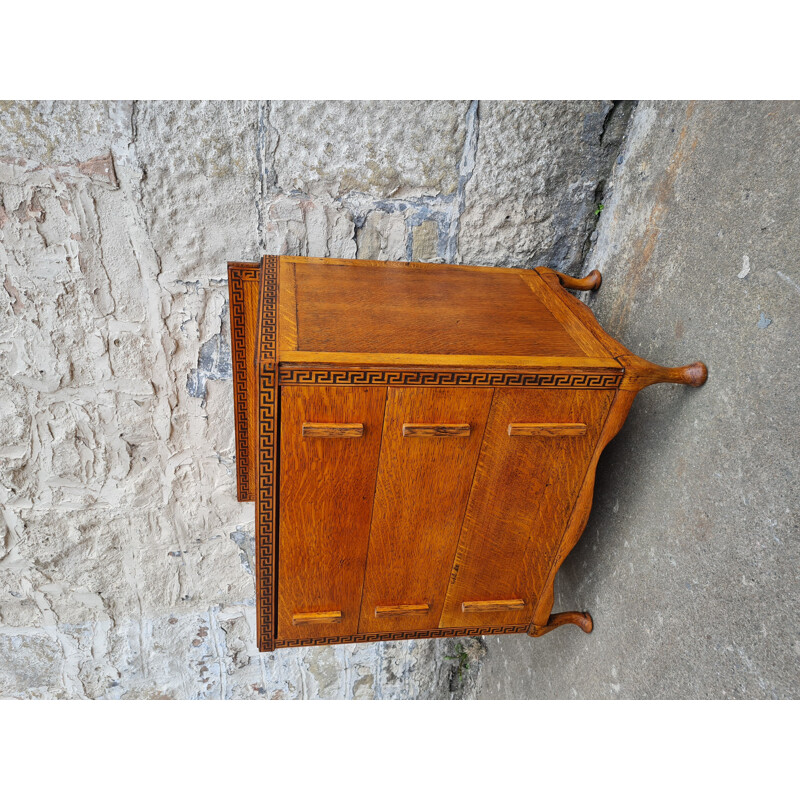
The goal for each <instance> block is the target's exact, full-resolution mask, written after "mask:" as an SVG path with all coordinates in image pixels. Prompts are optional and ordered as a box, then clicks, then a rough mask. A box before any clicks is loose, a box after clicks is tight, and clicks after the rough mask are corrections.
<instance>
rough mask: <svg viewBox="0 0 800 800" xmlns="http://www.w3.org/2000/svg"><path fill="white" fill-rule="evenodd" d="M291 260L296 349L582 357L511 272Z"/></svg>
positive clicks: (439, 265) (518, 277)
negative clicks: (293, 285)
mask: <svg viewBox="0 0 800 800" xmlns="http://www.w3.org/2000/svg"><path fill="white" fill-rule="evenodd" d="M287 260H292V259H287ZM293 261H294V275H295V279H296V283H295V289H294V292H295V302H296V319H297V349H298V350H301V351H313V352H353V353H409V354H413V353H442V354H448V353H449V354H465V355H467V354H472V355H493V356H503V355H547V356H585V355H587V353H585V352H584V349H583V348H582V347H581V346H580V344H579V343H577V342H576V341H575V340H574V339H573V338H572V337H571V336H570V335H569V333H568V332H567V331H565V329H564V326H563V325H562V324H561V323H560V322H559V321H558V320H557V319H556V318H555V317H554V316H553V315H552V313H551V312H550V311H549V310H548V309H547V307H546V306H545V305H544V304H543V303H542V302H541V300H540V299H539V298H537V297H536V295H535V294H534V292H532V291H531V290H530V288H529V287H528V285H527V284H526V282H525V281H524V280H523V279H522V277H521V276H520V275H519V274H517V273H516V272H512V271H507V270H502V269H497V270H494V271H489V272H486V271H475V270H471V269H469V268H464V267H457V266H454V265H445V264H429V265H425V266H424V267H423V266H421V267H419V268H417V269H397V268H390V267H384V268H383V269H377V268H375V267H373V266H365V265H363V264H361V263H356V264H353V263H346V262H341V261H340V262H337V261H336V260H333V259H328V260H325V261H324V262H323V263H308V262H303V261H301V260H299V259H294V260H293ZM286 314H287V315H288V314H289V311H288V310H287V311H286Z"/></svg>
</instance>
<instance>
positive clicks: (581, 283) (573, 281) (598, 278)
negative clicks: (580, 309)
mask: <svg viewBox="0 0 800 800" xmlns="http://www.w3.org/2000/svg"><path fill="white" fill-rule="evenodd" d="M554 272H555V270H554ZM555 274H556V275H557V276H558V280H559V281H560V283H561V285H562V286H563V287H564V288H565V289H572V290H573V291H576V292H596V291H597V290H598V289H599V288H600V284H601V283H602V282H603V276H602V275H601V274H600V272H599V270H596V269H593V270H592V271H591V272H590V273H589V274H588V275H587V276H586V277H585V278H573V277H572V276H571V275H565V274H564V273H563V272H555Z"/></svg>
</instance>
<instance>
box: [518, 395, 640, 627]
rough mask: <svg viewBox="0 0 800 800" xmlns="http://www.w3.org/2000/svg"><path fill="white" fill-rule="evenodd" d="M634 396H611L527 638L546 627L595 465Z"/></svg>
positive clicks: (588, 500) (584, 517)
mask: <svg viewBox="0 0 800 800" xmlns="http://www.w3.org/2000/svg"><path fill="white" fill-rule="evenodd" d="M635 397H636V392H616V393H615V394H614V400H613V403H612V404H611V408H610V410H609V412H608V416H607V417H606V420H605V423H604V425H603V430H602V432H601V434H600V437H599V439H598V441H597V444H596V445H595V447H594V452H593V453H592V459H591V461H590V462H589V466H588V468H587V470H586V474H585V476H584V478H583V482H582V484H581V487H580V490H579V491H578V493H577V498H576V500H575V503H574V505H573V507H572V511H571V513H570V516H569V519H568V520H567V524H566V526H564V528H563V532H557V533H556V534H555V535H556V538H557V545H556V547H555V550H554V553H553V556H552V558H551V560H550V562H549V564H548V566H547V575H546V577H545V580H544V585H543V588H542V590H541V592H539V596H538V599H537V601H536V606H535V608H534V612H533V621H532V623H531V631H529V632H530V633H531V635H532V632H533V629H534V627H539V628H544V627H546V626H547V624H548V620H549V619H550V615H551V614H550V612H551V611H552V609H553V584H554V581H555V577H556V573H557V572H558V569H559V567H560V566H561V565H562V564H563V563H564V559H565V558H566V557H567V556H568V555H569V553H570V551H571V550H572V548H573V547H575V545H576V544H577V543H578V540H579V539H580V538H581V534H582V533H583V530H584V528H585V527H586V523H587V521H588V520H589V513H590V511H591V509H592V496H593V493H594V481H595V473H596V470H597V462H598V460H599V459H600V455H601V454H602V452H603V450H604V449H605V447H606V445H607V444H608V443H609V442H610V441H611V440H612V439H613V438H614V437H615V436H616V435H617V434H618V433H619V431H620V429H621V428H622V425H623V423H624V422H625V419H626V418H627V416H628V412H629V411H630V408H631V405H632V404H633V400H634V398H635Z"/></svg>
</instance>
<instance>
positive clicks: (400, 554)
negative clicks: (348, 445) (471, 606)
mask: <svg viewBox="0 0 800 800" xmlns="http://www.w3.org/2000/svg"><path fill="white" fill-rule="evenodd" d="M491 400H492V390H491V389H391V388H390V389H389V391H388V396H387V402H386V414H385V421H384V425H383V441H382V444H381V455H380V464H379V467H378V482H377V488H376V492H375V507H374V509H373V512H372V529H371V531H370V540H369V558H368V561H367V574H366V579H365V582H364V597H363V601H362V604H361V621H360V626H359V630H360V631H361V632H363V633H367V632H375V631H396V630H425V629H427V628H431V627H434V628H435V627H436V626H437V625H438V624H439V616H440V615H441V611H442V603H443V602H444V596H445V592H446V590H447V580H448V577H449V575H450V570H451V568H452V565H453V557H454V555H455V550H456V544H457V542H458V536H459V533H460V530H461V522H462V520H463V518H464V510H465V508H466V505H467V497H468V496H469V490H470V486H471V485H472V476H473V474H474V472H475V464H476V462H477V460H478V453H479V451H480V446H481V441H482V439H483V431H484V427H485V425H486V419H487V417H488V415H489V406H490V404H491Z"/></svg>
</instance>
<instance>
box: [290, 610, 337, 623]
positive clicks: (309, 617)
mask: <svg viewBox="0 0 800 800" xmlns="http://www.w3.org/2000/svg"><path fill="white" fill-rule="evenodd" d="M341 621H342V612H341V611H312V612H309V613H302V612H301V613H299V614H292V625H338V624H339V623H340V622H341Z"/></svg>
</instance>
